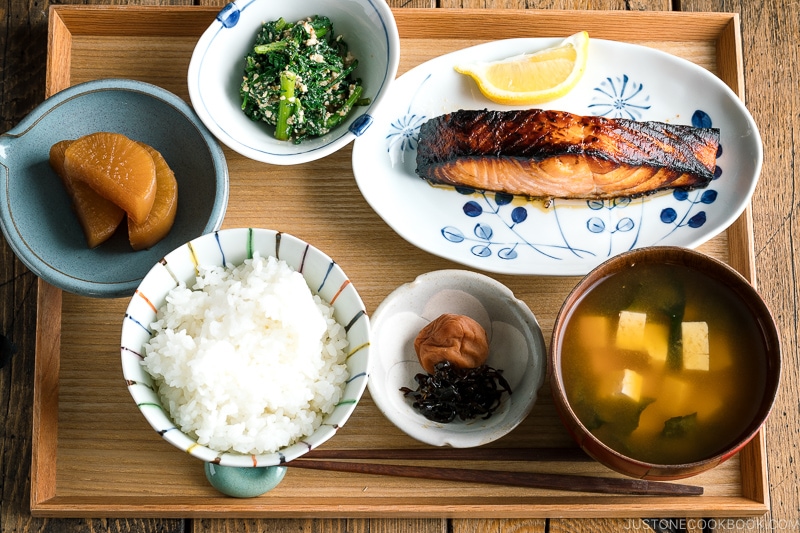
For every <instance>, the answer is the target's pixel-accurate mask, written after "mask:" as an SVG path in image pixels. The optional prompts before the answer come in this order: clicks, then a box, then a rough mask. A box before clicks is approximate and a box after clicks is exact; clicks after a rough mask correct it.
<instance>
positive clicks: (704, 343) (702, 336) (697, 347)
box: [681, 322, 709, 370]
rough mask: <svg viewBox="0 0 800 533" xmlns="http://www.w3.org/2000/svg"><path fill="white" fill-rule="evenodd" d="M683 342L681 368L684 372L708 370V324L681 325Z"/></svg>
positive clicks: (688, 323)
mask: <svg viewBox="0 0 800 533" xmlns="http://www.w3.org/2000/svg"><path fill="white" fill-rule="evenodd" d="M681 340H682V342H683V368H684V369H685V370H708V369H709V355H708V324H707V323H706V322H683V323H681Z"/></svg>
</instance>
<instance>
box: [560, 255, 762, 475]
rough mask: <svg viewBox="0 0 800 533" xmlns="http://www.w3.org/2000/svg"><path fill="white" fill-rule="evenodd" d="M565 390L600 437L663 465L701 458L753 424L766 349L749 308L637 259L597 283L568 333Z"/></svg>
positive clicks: (706, 283)
mask: <svg viewBox="0 0 800 533" xmlns="http://www.w3.org/2000/svg"><path fill="white" fill-rule="evenodd" d="M561 354H562V355H561V357H562V361H561V366H562V374H563V382H564V388H565V391H566V395H567V398H568V400H569V403H570V405H571V406H572V408H573V410H574V411H575V413H576V415H577V416H578V418H579V419H580V421H581V422H582V423H583V425H584V426H586V428H587V429H589V430H590V431H591V432H592V433H593V434H594V435H595V436H596V437H597V438H598V439H599V440H601V441H602V442H603V443H605V444H606V445H607V446H609V447H610V448H612V449H614V450H617V451H618V452H620V453H623V454H625V455H627V456H629V457H632V458H634V459H638V460H641V461H647V462H651V463H657V464H680V463H688V462H694V461H698V460H701V459H704V458H707V457H710V456H713V455H715V454H716V453H718V452H720V451H722V450H723V449H724V448H725V447H726V445H728V444H730V443H731V442H732V441H734V440H735V439H736V438H737V437H739V436H740V435H741V433H742V432H743V431H744V430H745V429H746V427H747V425H748V424H749V422H750V420H751V419H752V417H753V416H754V415H755V413H756V411H757V410H758V408H759V405H760V403H761V398H762V397H763V394H764V389H765V386H766V385H765V383H766V355H765V348H764V346H763V345H762V341H761V335H760V333H759V330H758V326H757V325H756V324H754V322H753V320H752V318H751V317H750V315H749V313H748V311H747V308H746V306H745V304H744V303H743V302H742V301H740V300H739V299H738V298H737V297H736V296H734V295H731V294H730V293H729V292H727V291H725V290H724V287H723V286H722V284H721V283H720V282H719V281H716V280H714V279H712V278H709V277H707V276H706V275H705V274H703V273H701V272H698V271H696V270H693V269H691V268H689V267H686V266H683V265H677V264H675V265H648V264H636V265H634V266H633V267H631V268H629V269H626V270H624V271H622V272H620V273H618V274H614V275H612V276H610V277H608V278H605V279H604V280H602V281H600V282H599V283H598V284H597V285H596V286H595V287H593V288H592V289H591V290H590V291H589V292H588V293H587V294H586V295H585V296H584V297H583V299H582V300H581V301H580V302H579V303H578V304H577V306H576V307H575V309H574V310H573V312H572V315H571V317H570V319H569V321H568V324H567V327H566V330H565V332H564V335H563V349H562V352H561Z"/></svg>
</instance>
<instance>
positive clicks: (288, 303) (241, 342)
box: [143, 255, 348, 454]
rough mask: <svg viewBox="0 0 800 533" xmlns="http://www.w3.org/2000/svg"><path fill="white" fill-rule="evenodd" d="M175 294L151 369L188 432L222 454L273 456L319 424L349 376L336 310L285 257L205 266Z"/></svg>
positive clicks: (162, 319) (160, 321)
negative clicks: (231, 265)
mask: <svg viewBox="0 0 800 533" xmlns="http://www.w3.org/2000/svg"><path fill="white" fill-rule="evenodd" d="M198 270H199V275H198V277H197V280H196V284H195V286H194V287H187V286H185V285H183V284H182V285H181V286H179V287H176V288H174V289H173V290H171V291H170V293H169V295H168V296H167V300H166V303H165V304H164V305H163V306H162V307H161V308H160V309H159V310H158V315H157V317H156V320H157V321H156V322H154V323H153V324H152V329H153V332H154V335H153V337H152V338H151V340H150V341H149V342H148V343H147V344H146V345H145V357H144V361H143V365H144V367H145V368H146V369H147V371H148V372H149V373H150V374H151V375H152V376H153V378H154V380H155V382H156V385H157V388H158V394H159V396H160V398H161V402H162V405H163V406H164V408H165V409H167V411H168V414H169V416H170V417H171V418H172V420H173V422H175V424H176V426H177V427H179V428H180V429H181V430H182V431H183V432H184V433H186V434H188V435H189V436H191V437H193V438H196V440H197V442H198V443H199V444H202V445H205V446H208V447H209V448H211V449H213V450H215V451H218V452H227V451H235V452H239V453H243V454H262V453H272V452H275V451H277V450H279V449H281V448H283V447H285V446H288V445H290V444H292V443H294V442H297V441H298V440H301V439H302V438H304V437H307V436H309V435H311V433H313V432H314V430H316V429H317V428H318V427H319V426H320V424H321V422H322V419H323V418H324V416H325V415H326V414H329V413H330V412H331V411H333V408H334V407H335V406H336V404H337V403H338V402H339V400H340V399H341V397H342V392H343V390H344V382H345V380H346V379H347V377H348V372H347V368H346V366H345V358H346V351H345V350H346V348H347V339H346V336H345V335H346V333H345V331H344V328H343V327H342V326H341V325H340V324H338V323H337V322H336V321H335V320H334V318H333V308H332V307H331V306H330V305H329V304H327V303H326V302H324V301H323V300H321V299H320V298H319V296H317V295H315V294H312V292H311V290H310V289H309V288H308V285H307V284H306V282H305V280H304V279H303V276H302V275H301V274H300V273H298V272H296V271H294V270H293V269H292V268H291V267H290V266H289V265H288V264H286V262H285V261H281V260H277V259H275V258H274V257H268V258H262V257H260V256H258V255H255V256H254V258H253V259H252V260H248V261H246V262H245V263H244V264H243V265H241V266H239V267H236V268H233V269H226V268H223V267H211V268H204V267H200V268H199V269H198Z"/></svg>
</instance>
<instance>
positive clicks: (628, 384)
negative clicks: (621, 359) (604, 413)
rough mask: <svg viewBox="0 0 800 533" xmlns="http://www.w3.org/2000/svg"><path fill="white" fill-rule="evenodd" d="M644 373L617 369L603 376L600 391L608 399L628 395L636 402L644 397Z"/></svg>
mask: <svg viewBox="0 0 800 533" xmlns="http://www.w3.org/2000/svg"><path fill="white" fill-rule="evenodd" d="M642 382H643V379H642V375H641V374H639V373H638V372H636V371H634V370H629V369H627V368H626V369H625V370H617V371H615V372H610V373H606V374H605V375H604V376H602V381H601V385H600V388H599V391H598V392H599V393H600V395H601V397H605V398H606V399H612V398H619V397H620V396H626V397H628V398H629V399H631V400H633V401H634V402H638V401H639V400H640V399H641V397H642Z"/></svg>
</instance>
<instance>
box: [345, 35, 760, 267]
mask: <svg viewBox="0 0 800 533" xmlns="http://www.w3.org/2000/svg"><path fill="white" fill-rule="evenodd" d="M555 41H557V39H556V40H555ZM553 42H554V40H547V39H514V40H507V41H497V42H494V43H488V44H485V45H479V46H476V47H472V48H469V49H466V50H462V51H459V52H455V53H452V54H448V55H445V56H441V57H439V58H435V59H433V60H431V61H429V62H427V63H424V64H423V65H420V66H419V67H417V68H415V69H412V70H411V71H409V72H408V73H406V74H404V75H403V76H401V77H400V78H399V79H398V83H397V84H396V86H395V87H394V88H393V92H394V94H393V98H392V101H395V102H397V105H395V106H391V107H384V108H382V109H381V112H380V113H379V114H378V116H376V122H375V124H374V125H373V127H372V129H371V131H370V132H368V134H367V135H365V136H364V137H362V138H360V139H358V140H357V141H356V143H355V145H354V148H353V169H354V173H355V176H356V180H357V182H358V185H359V187H360V189H361V191H362V194H364V196H365V198H366V199H367V201H368V202H369V203H370V204H371V205H372V207H373V208H374V209H375V210H376V211H377V212H378V213H379V214H380V215H381V216H382V217H383V219H384V220H385V221H386V222H387V223H388V224H389V225H390V226H392V227H393V228H394V229H395V231H397V232H398V233H399V234H400V235H401V236H403V237H404V238H406V239H407V240H409V241H410V242H412V243H413V244H415V245H417V246H419V247H420V248H422V249H424V250H426V251H429V252H431V253H434V254H436V255H440V256H442V257H445V258H447V259H451V260H453V261H456V262H459V263H462V264H465V265H468V266H472V267H475V268H479V269H482V270H487V271H492V272H498V273H511V274H544V275H580V274H584V273H586V272H588V271H589V270H591V268H593V267H594V266H596V265H597V264H599V263H600V262H602V261H603V260H605V259H607V258H609V257H611V256H613V255H615V254H618V253H621V252H624V251H627V250H631V249H633V248H638V247H642V246H650V245H658V244H664V245H682V246H689V247H693V246H697V245H699V244H701V243H702V242H705V241H706V240H708V239H710V238H712V237H713V236H715V235H716V234H718V233H719V232H720V231H723V230H724V229H725V228H726V227H727V226H728V225H729V224H730V223H732V222H733V220H735V218H736V217H738V215H739V214H740V213H741V211H742V210H743V209H744V207H745V206H746V205H747V203H748V202H749V199H750V196H751V195H752V192H753V189H754V187H755V183H756V181H757V179H758V173H759V171H760V165H761V157H762V156H761V143H760V138H759V137H758V132H757V129H756V127H755V124H754V123H753V121H752V117H750V115H749V113H748V112H747V110H746V109H745V108H744V106H743V105H742V104H741V102H740V101H739V100H738V98H737V97H736V95H735V94H734V93H733V92H732V91H730V89H728V88H727V86H725V85H724V84H722V82H721V81H720V80H719V79H717V78H716V77H714V76H713V75H712V74H711V73H710V72H708V71H706V70H704V69H702V68H700V67H697V66H696V65H693V64H691V63H689V62H687V61H685V60H682V59H679V58H676V57H674V56H671V55H668V54H665V53H663V52H658V51H655V50H651V49H648V48H644V47H640V46H634V45H626V44H624V43H612V42H609V41H601V40H593V41H592V43H591V45H590V46H591V48H590V54H593V53H596V56H595V57H596V59H595V60H593V61H591V62H590V64H589V67H588V68H587V71H586V73H585V74H584V76H583V78H582V80H581V82H580V83H579V84H578V86H577V87H576V88H575V89H573V91H571V92H570V93H569V94H568V95H567V96H565V97H563V98H561V99H559V100H557V101H555V102H552V103H551V105H550V108H552V109H564V110H567V111H571V112H573V113H578V114H584V115H598V116H606V117H611V118H628V119H634V120H658V121H663V122H675V123H691V124H692V125H694V126H696V127H718V128H719V129H720V131H721V147H720V150H719V152H718V154H717V155H718V168H717V171H716V174H715V181H713V182H712V183H711V185H709V186H708V187H706V188H705V189H700V190H694V191H685V190H676V191H671V192H664V193H659V194H655V195H651V196H647V197H642V198H635V199H629V198H619V199H613V200H591V201H581V200H565V199H554V200H552V201H550V202H548V203H545V202H543V201H536V200H526V199H524V198H518V197H513V196H511V195H507V194H496V193H493V192H484V191H475V190H468V189H454V188H444V187H432V186H430V185H429V184H427V183H426V182H424V181H423V180H421V179H419V178H418V177H417V176H416V173H415V168H416V147H417V141H418V136H419V128H420V126H421V125H422V124H423V123H424V122H425V121H426V120H428V119H429V118H431V117H434V116H437V115H440V114H443V113H446V112H449V111H453V110H456V109H470V108H471V109H480V108H486V107H492V105H491V102H489V101H488V100H486V99H485V98H483V96H482V95H481V94H480V93H479V92H478V91H477V88H475V87H474V84H472V82H471V80H469V79H467V78H466V77H464V76H461V75H459V74H457V73H455V72H454V71H453V69H452V65H453V64H455V63H456V62H461V61H465V60H488V59H496V58H501V57H508V56H510V55H514V54H518V53H521V52H523V51H529V50H536V49H540V48H543V47H545V46H549V45H551V44H553ZM606 57H613V58H615V60H614V61H613V62H612V61H603V60H602V58H606ZM597 58H600V59H599V60H598V59H597ZM699 86H702V87H703V91H702V92H701V91H698V90H697V87H699ZM494 107H498V108H501V107H500V106H494ZM687 119H688V120H687ZM729 143H730V144H734V143H735V144H736V147H737V150H727V148H728V145H729ZM722 146H725V148H726V151H725V153H724V155H723V151H722ZM734 152H736V153H735V154H734ZM723 168H736V169H737V171H736V172H726V173H724V174H723V172H722V169H723Z"/></svg>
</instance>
